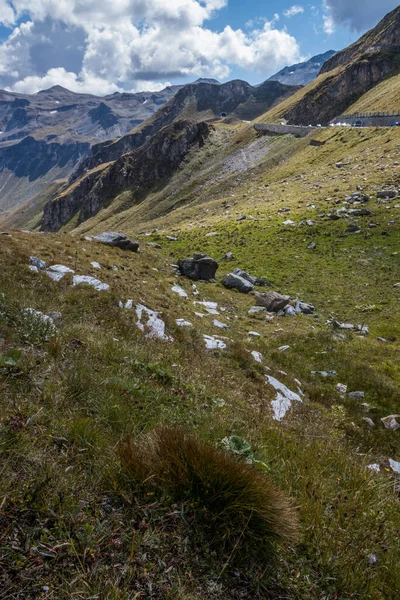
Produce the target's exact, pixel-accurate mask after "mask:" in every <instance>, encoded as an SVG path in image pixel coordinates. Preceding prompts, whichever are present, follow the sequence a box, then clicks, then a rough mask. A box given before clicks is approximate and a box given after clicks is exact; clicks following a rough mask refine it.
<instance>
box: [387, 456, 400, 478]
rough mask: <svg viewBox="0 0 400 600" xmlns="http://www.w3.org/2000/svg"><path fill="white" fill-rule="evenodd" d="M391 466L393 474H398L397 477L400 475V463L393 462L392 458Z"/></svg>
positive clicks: (390, 460)
mask: <svg viewBox="0 0 400 600" xmlns="http://www.w3.org/2000/svg"><path fill="white" fill-rule="evenodd" d="M389 465H390V468H391V469H392V471H393V473H397V475H400V462H397V460H392V459H391V458H389Z"/></svg>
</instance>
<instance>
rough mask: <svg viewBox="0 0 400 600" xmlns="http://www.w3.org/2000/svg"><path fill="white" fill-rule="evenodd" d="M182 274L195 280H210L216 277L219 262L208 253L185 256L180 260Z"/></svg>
mask: <svg viewBox="0 0 400 600" xmlns="http://www.w3.org/2000/svg"><path fill="white" fill-rule="evenodd" d="M178 267H179V270H180V272H181V273H182V275H185V276H186V277H189V279H192V280H193V281H200V280H203V281H210V280H213V279H215V273H216V272H217V269H218V263H217V261H215V260H214V259H213V258H211V257H210V256H207V255H206V254H194V255H193V258H184V259H183V260H180V261H178Z"/></svg>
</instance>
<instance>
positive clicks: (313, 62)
mask: <svg viewBox="0 0 400 600" xmlns="http://www.w3.org/2000/svg"><path fill="white" fill-rule="evenodd" d="M334 54H336V51H335V50H328V51H327V52H324V54H318V55H317V56H313V57H312V58H310V59H309V60H307V61H306V62H301V63H297V64H295V65H291V66H290V67H285V68H284V69H282V70H281V71H279V72H278V73H275V75H272V77H270V78H269V80H268V81H279V82H280V83H284V84H285V85H307V84H308V83H310V82H311V81H313V80H314V79H315V78H316V77H317V76H318V75H319V72H320V70H321V67H322V65H323V64H324V63H325V62H326V61H327V60H328V59H329V58H331V57H332V56H333V55H334Z"/></svg>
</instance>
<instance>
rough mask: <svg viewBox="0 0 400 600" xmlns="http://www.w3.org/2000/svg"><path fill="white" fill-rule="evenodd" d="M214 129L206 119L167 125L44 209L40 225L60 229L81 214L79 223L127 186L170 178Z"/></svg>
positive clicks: (143, 187) (138, 187) (144, 187)
mask: <svg viewBox="0 0 400 600" xmlns="http://www.w3.org/2000/svg"><path fill="white" fill-rule="evenodd" d="M211 130H212V126H211V125H207V124H206V123H193V122H191V121H178V122H176V123H174V124H172V125H170V126H169V127H165V128H164V129H162V130H161V131H159V132H158V133H157V134H156V135H154V136H153V137H151V138H150V140H148V141H147V142H146V143H145V144H144V145H143V146H142V147H141V148H139V149H137V150H136V151H134V152H131V153H128V154H125V155H123V156H121V157H120V158H119V159H118V160H117V161H115V162H114V163H112V164H111V165H108V166H106V167H105V168H104V169H102V170H97V171H94V172H91V173H88V174H87V175H86V176H85V177H83V178H82V179H81V180H79V181H77V182H76V183H75V184H74V185H72V186H71V187H70V188H69V189H67V190H66V191H65V192H64V193H63V194H61V195H60V196H58V197H57V198H55V199H54V200H52V201H51V202H49V203H48V204H47V205H46V206H45V209H44V214H43V220H42V226H41V229H42V230H43V231H57V230H58V229H59V228H60V227H61V226H62V225H64V224H66V223H68V222H69V221H70V220H71V219H72V217H74V216H76V215H78V218H77V223H82V222H83V221H86V220H87V219H89V218H90V217H93V216H94V215H95V214H96V213H97V212H98V211H99V210H100V209H101V208H104V207H105V206H108V205H109V204H110V203H111V202H112V200H113V199H114V198H115V197H116V196H117V195H118V194H119V193H121V192H122V191H123V190H124V189H126V188H130V189H132V190H133V192H134V193H138V192H146V191H149V190H150V189H151V188H152V187H153V186H154V185H155V184H156V183H159V182H160V181H167V180H168V179H169V178H170V177H171V175H172V174H173V173H174V171H175V170H176V169H177V168H178V167H179V165H180V164H181V162H182V160H183V159H184V158H185V156H186V155H187V153H188V152H189V151H190V150H191V148H192V147H194V146H197V147H201V146H202V145H203V144H204V143H205V140H206V139H207V137H208V136H209V134H210V131H211Z"/></svg>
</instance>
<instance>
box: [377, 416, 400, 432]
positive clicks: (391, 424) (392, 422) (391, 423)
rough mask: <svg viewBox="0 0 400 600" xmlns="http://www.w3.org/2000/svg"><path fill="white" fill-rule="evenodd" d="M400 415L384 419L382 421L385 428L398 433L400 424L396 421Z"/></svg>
mask: <svg viewBox="0 0 400 600" xmlns="http://www.w3.org/2000/svg"><path fill="white" fill-rule="evenodd" d="M399 418H400V415H389V416H387V417H383V418H382V419H381V421H382V423H383V424H384V426H385V427H386V429H391V430H392V431H397V430H398V429H400V423H398V422H397V421H396V419H399Z"/></svg>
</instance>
